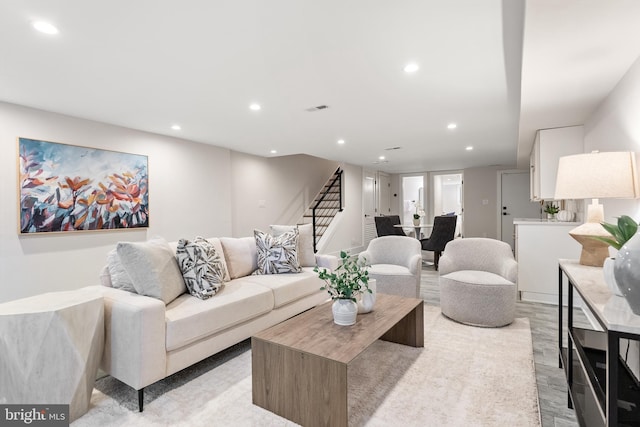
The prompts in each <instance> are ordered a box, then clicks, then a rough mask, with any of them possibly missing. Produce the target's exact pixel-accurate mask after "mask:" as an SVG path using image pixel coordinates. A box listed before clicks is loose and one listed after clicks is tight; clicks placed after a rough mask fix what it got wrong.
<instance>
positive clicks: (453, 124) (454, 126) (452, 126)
mask: <svg viewBox="0 0 640 427" xmlns="http://www.w3.org/2000/svg"><path fill="white" fill-rule="evenodd" d="M457 127H458V125H457V124H455V123H449V124H448V125H447V129H455V128H457Z"/></svg>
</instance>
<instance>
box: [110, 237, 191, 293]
mask: <svg viewBox="0 0 640 427" xmlns="http://www.w3.org/2000/svg"><path fill="white" fill-rule="evenodd" d="M116 251H117V252H118V257H119V258H120V262H121V263H122V265H123V266H124V269H125V270H126V271H127V274H129V277H130V278H131V281H132V282H133V287H134V288H135V290H136V293H138V294H140V295H146V296H149V297H153V298H158V299H160V300H162V301H164V303H165V304H169V303H170V302H171V301H173V300H174V299H176V298H177V297H179V296H180V295H182V294H183V293H185V292H186V291H187V287H186V286H185V284H184V280H182V273H181V272H180V268H178V263H177V261H176V257H175V256H174V254H173V251H172V250H171V248H170V247H169V244H168V243H167V242H166V240H164V239H151V240H149V241H147V242H119V243H118V246H117V247H116Z"/></svg>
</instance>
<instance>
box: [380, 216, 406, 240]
mask: <svg viewBox="0 0 640 427" xmlns="http://www.w3.org/2000/svg"><path fill="white" fill-rule="evenodd" d="M374 220H375V223H376V232H377V233H378V237H382V236H406V234H405V232H404V231H403V230H402V228H401V227H394V225H400V216H399V215H388V216H376V217H374Z"/></svg>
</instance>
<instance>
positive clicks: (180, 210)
mask: <svg viewBox="0 0 640 427" xmlns="http://www.w3.org/2000/svg"><path fill="white" fill-rule="evenodd" d="M0 123H2V126H1V127H0V150H1V151H0V152H1V153H2V154H1V155H0V193H1V200H2V204H1V205H0V274H1V276H2V279H1V282H0V302H3V301H8V300H12V299H16V298H21V297H25V296H30V295H34V294H38V293H42V292H48V291H60V290H69V289H76V288H79V287H82V286H87V285H93V284H97V283H98V282H99V279H98V274H99V272H100V269H101V268H102V266H103V265H104V264H105V260H106V255H107V253H108V251H109V250H111V249H112V248H113V247H114V245H115V243H117V242H118V241H120V240H145V239H147V238H149V237H153V236H156V235H160V236H162V237H164V238H166V239H167V240H170V241H171V240H177V239H178V238H180V237H191V238H193V237H195V236H196V235H203V236H216V235H229V234H230V233H231V209H230V206H231V203H230V200H231V196H230V186H229V180H228V177H229V176H230V160H229V157H230V151H229V150H227V149H222V148H218V147H214V146H211V145H205V144H197V143H194V142H189V141H186V140H180V139H177V138H169V137H165V136H160V135H155V134H150V133H145V132H139V131H134V130H131V129H125V128H121V127H116V126H110V125H106V124H102V123H97V122H93V121H89V120H82V119H76V118H72V117H68V116H63V115H59V114H53V113H48V112H44V111H39V110H34V109H30V108H26V107H20V106H16V105H12V104H6V103H0ZM19 136H22V137H26V138H34V139H41V140H46V141H53V142H62V143H67V144H72V145H84V146H90V147H95V148H102V149H109V150H116V151H123V152H128V153H136V154H144V155H147V156H148V158H149V208H150V215H149V220H150V221H149V225H150V227H149V228H148V229H147V230H115V231H98V232H70V233H55V234H36V235H23V236H21V235H19V234H18V231H17V230H18V225H17V224H18V207H17V203H18V195H17V186H18V184H17V170H16V167H17V160H16V158H17V143H16V138H17V137H19Z"/></svg>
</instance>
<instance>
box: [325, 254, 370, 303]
mask: <svg viewBox="0 0 640 427" xmlns="http://www.w3.org/2000/svg"><path fill="white" fill-rule="evenodd" d="M366 267H367V266H366V261H365V260H362V261H359V260H358V258H357V257H356V256H351V255H349V254H348V253H346V252H345V251H341V252H340V265H339V266H338V268H336V269H335V271H327V269H325V268H319V267H315V268H314V269H313V271H315V272H316V273H318V277H320V279H322V280H324V281H325V282H326V285H325V286H323V287H321V288H320V289H321V290H323V291H327V292H328V293H329V295H331V299H333V300H336V299H349V300H351V301H354V302H355V301H356V298H355V297H356V296H357V295H358V294H360V293H362V292H369V293H372V292H371V289H369V272H368V271H367V268H366Z"/></svg>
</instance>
